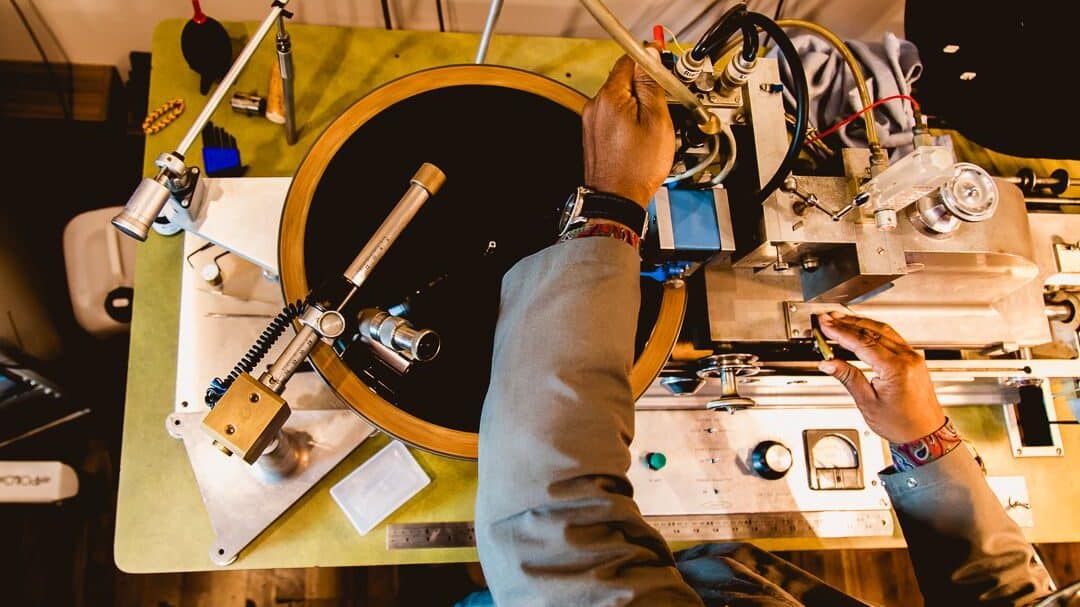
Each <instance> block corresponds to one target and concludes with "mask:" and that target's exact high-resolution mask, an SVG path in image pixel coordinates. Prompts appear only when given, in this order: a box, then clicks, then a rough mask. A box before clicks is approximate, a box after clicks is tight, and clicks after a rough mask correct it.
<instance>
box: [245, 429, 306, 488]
mask: <svg viewBox="0 0 1080 607" xmlns="http://www.w3.org/2000/svg"><path fill="white" fill-rule="evenodd" d="M308 450H309V448H308V446H307V445H306V444H305V441H304V437H303V436H302V435H296V434H294V433H293V432H290V431H289V430H281V431H280V432H278V435H277V438H275V439H274V440H273V441H272V442H271V443H270V446H268V447H267V448H266V449H265V450H264V451H263V453H262V455H261V456H259V459H257V460H255V470H256V471H257V472H258V473H259V474H260V475H261V476H262V477H263V478H264V479H265V480H266V481H267V482H270V483H275V482H278V481H281V480H283V479H286V478H288V477H290V476H293V475H295V474H296V473H297V472H299V471H301V470H303V469H304V468H305V467H306V466H307V461H308Z"/></svg>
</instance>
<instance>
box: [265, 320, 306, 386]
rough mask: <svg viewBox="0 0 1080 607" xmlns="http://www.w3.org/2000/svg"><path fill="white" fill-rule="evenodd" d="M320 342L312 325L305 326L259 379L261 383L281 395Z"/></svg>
mask: <svg viewBox="0 0 1080 607" xmlns="http://www.w3.org/2000/svg"><path fill="white" fill-rule="evenodd" d="M318 342H319V334H318V332H316V331H315V329H313V328H312V327H311V325H303V326H302V327H301V328H300V330H299V331H298V332H297V333H296V337H293V338H292V341H290V342H289V344H288V345H287V346H285V350H284V351H283V352H282V353H281V355H280V356H278V357H277V360H275V361H274V363H273V364H272V365H270V367H269V368H268V369H267V370H266V372H265V373H263V374H262V375H261V376H260V377H259V383H260V384H262V385H264V386H266V387H267V388H270V389H271V390H273V391H274V392H276V393H278V394H281V393H282V391H284V390H285V384H286V383H288V381H289V379H290V378H291V377H292V376H293V373H296V368H297V367H299V366H300V363H302V362H304V360H305V359H306V358H307V357H308V354H311V350H312V349H313V348H314V347H315V344H317V343H318Z"/></svg>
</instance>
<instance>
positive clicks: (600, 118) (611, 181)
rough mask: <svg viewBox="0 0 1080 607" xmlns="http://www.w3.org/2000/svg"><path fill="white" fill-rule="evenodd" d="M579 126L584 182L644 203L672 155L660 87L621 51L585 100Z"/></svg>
mask: <svg viewBox="0 0 1080 607" xmlns="http://www.w3.org/2000/svg"><path fill="white" fill-rule="evenodd" d="M651 50H654V51H655V49H651ZM652 54H654V55H655V57H656V61H657V62H659V61H660V55H659V53H652ZM582 125H583V139H584V146H585V185H586V186H587V187H589V188H592V189H593V190H596V191H598V192H606V193H608V194H616V195H618V196H623V197H625V198H629V199H630V200H633V201H634V202H636V203H638V204H640V205H641V206H642V207H646V206H648V205H649V201H650V200H652V197H653V194H655V193H656V190H658V189H659V188H660V186H661V185H662V184H663V182H664V178H665V177H667V175H668V172H669V171H670V170H671V164H672V162H674V157H675V131H674V128H673V127H672V125H671V115H670V114H669V113H668V108H667V100H666V98H665V96H664V89H663V88H661V87H660V85H659V84H657V83H656V82H655V81H653V79H652V78H651V77H649V75H648V74H647V73H645V71H644V70H642V69H641V68H640V67H639V66H638V65H637V64H636V63H634V61H633V59H630V57H628V56H626V55H623V56H622V57H620V58H619V60H618V61H617V62H615V67H613V68H611V74H610V75H609V76H608V79H607V82H605V83H604V86H603V87H601V89H600V91H599V92H598V93H597V94H596V97H593V98H592V99H590V100H589V102H588V103H586V104H585V111H584V112H583V113H582Z"/></svg>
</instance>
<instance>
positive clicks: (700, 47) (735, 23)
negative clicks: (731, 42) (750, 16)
mask: <svg viewBox="0 0 1080 607" xmlns="http://www.w3.org/2000/svg"><path fill="white" fill-rule="evenodd" d="M746 15H747V12H746V4H744V3H742V2H740V3H738V4H736V5H735V6H733V7H731V8H730V9H728V10H727V11H726V12H725V13H724V14H723V15H720V18H719V19H717V20H716V23H714V24H713V26H712V27H710V28H709V29H708V30H707V31H706V32H705V33H704V34H703V35H702V36H701V39H700V40H698V42H697V44H695V45H694V48H692V49H690V56H691V57H693V58H694V59H696V60H698V61H700V60H702V59H704V58H705V57H706V56H712V54H713V52H714V51H716V50H718V49H720V48H722V47H723V45H724V44H725V43H726V42H727V41H728V39H729V38H731V35H732V34H734V33H735V31H736V30H742V38H743V40H742V51H741V54H742V58H743V59H744V60H746V61H753V60H754V59H755V58H756V57H757V53H758V37H757V29H756V28H754V26H753V25H751V24H749V23H747V22H746ZM712 59H713V60H714V61H715V60H716V59H717V57H712Z"/></svg>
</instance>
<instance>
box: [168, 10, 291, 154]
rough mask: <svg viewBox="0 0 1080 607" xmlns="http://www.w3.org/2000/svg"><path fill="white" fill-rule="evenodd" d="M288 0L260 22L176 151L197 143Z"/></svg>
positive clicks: (182, 151)
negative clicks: (197, 139) (204, 128)
mask: <svg viewBox="0 0 1080 607" xmlns="http://www.w3.org/2000/svg"><path fill="white" fill-rule="evenodd" d="M287 2H288V0H280V1H279V2H277V3H275V4H274V7H273V8H272V9H270V14H269V15H268V16H267V17H266V19H264V20H263V22H262V23H260V24H259V29H257V30H255V34H254V35H252V36H251V40H248V43H247V44H246V45H245V46H244V48H243V50H241V51H240V55H238V56H237V57H236V61H234V62H233V64H232V67H230V68H229V71H228V72H226V73H225V76H224V77H223V78H222V79H221V83H220V84H218V85H217V88H215V89H214V92H213V93H211V95H210V98H209V99H207V100H206V105H204V106H203V109H202V111H201V112H199V115H198V117H196V118H195V122H193V123H192V124H191V128H189V129H188V132H187V133H186V134H185V135H184V138H183V139H181V140H180V144H179V145H177V146H176V152H177V153H178V154H180V155H181V156H182V155H184V154H186V153H187V151H188V148H190V147H191V144H193V143H195V138H196V137H198V136H199V134H200V133H202V130H203V127H204V126H206V123H207V122H209V121H210V117H211V116H213V115H214V111H215V110H217V107H218V106H219V105H221V102H222V100H223V99H225V95H226V94H227V93H228V92H229V89H230V88H232V85H233V84H235V83H236V79H237V78H238V77H239V76H240V72H242V71H243V70H244V66H246V65H247V62H248V61H250V60H251V56H252V55H254V54H255V49H257V48H258V47H259V43H261V42H262V40H263V38H265V37H266V34H267V33H269V32H270V28H272V27H274V23H275V22H277V19H278V17H279V16H280V15H281V11H282V10H284V8H285V4H286V3H287Z"/></svg>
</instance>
